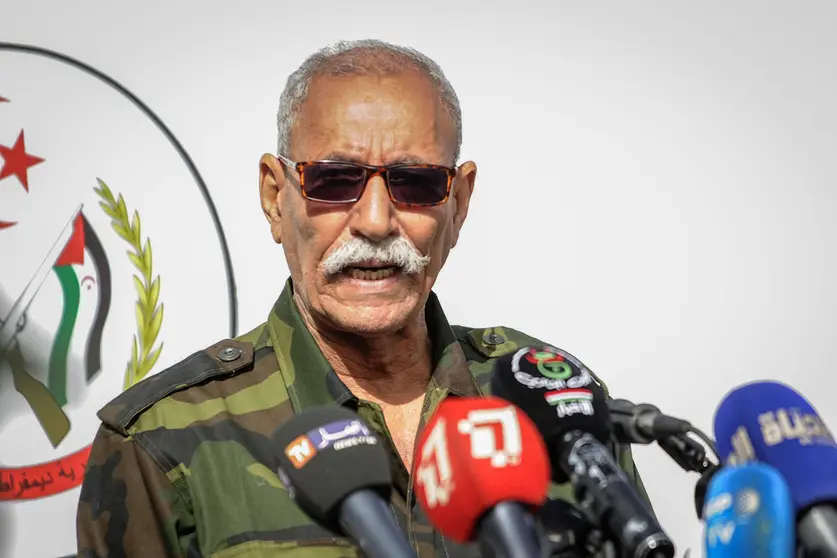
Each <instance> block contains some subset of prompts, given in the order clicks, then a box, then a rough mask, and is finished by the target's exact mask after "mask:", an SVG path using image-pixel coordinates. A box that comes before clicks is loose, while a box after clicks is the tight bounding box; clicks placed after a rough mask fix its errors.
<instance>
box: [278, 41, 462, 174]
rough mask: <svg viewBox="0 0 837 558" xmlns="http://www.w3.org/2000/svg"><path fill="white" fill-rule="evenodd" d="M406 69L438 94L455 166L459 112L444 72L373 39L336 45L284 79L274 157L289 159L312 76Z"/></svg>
mask: <svg viewBox="0 0 837 558" xmlns="http://www.w3.org/2000/svg"><path fill="white" fill-rule="evenodd" d="M410 67H413V68H415V69H418V70H419V71H421V72H422V73H424V74H425V75H426V77H427V78H428V79H429V80H430V82H431V83H432V85H433V87H434V88H435V89H436V92H437V93H438V94H439V100H440V101H441V103H442V107H443V108H444V110H445V111H446V112H447V114H448V115H449V116H450V118H451V120H452V121H453V125H454V128H455V130H456V137H455V143H456V146H455V149H454V157H453V163H454V164H456V161H457V160H458V159H459V150H460V148H461V147H462V111H461V109H460V108H459V98H458V97H457V96H456V92H455V91H454V89H453V86H452V85H451V84H450V82H449V81H448V80H447V78H446V77H445V74H444V72H442V69H441V68H440V67H439V65H438V64H436V63H435V62H434V61H433V60H431V59H430V58H428V57H427V56H425V55H424V54H422V53H420V52H418V51H417V50H414V49H412V48H408V47H402V46H397V45H393V44H390V43H386V42H384V41H378V40H374V39H364V40H361V41H340V42H338V43H335V44H333V45H330V46H327V47H325V48H323V49H320V50H319V51H317V52H315V53H314V54H312V55H311V56H309V57H308V58H307V59H306V60H305V62H303V63H302V65H301V66H300V67H299V68H297V70H296V71H294V72H293V73H292V74H291V75H290V76H288V81H287V83H286V85H285V90H284V91H282V97H281V98H280V100H279V111H278V112H277V114H276V126H277V128H278V141H277V149H278V153H279V154H280V155H285V156H290V147H291V145H290V144H291V129H292V128H293V125H294V122H295V121H296V117H297V115H298V114H299V110H300V108H301V107H302V104H303V103H304V102H305V99H306V97H307V96H308V89H309V87H310V85H311V82H312V80H313V79H314V78H315V77H316V76H318V75H320V74H323V73H325V72H326V71H328V75H330V76H346V75H353V74H364V73H373V72H382V73H398V72H401V71H404V70H406V69H408V68H410Z"/></svg>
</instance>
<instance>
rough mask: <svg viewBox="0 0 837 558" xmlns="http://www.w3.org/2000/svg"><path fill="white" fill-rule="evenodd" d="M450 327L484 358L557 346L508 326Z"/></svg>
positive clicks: (605, 388)
mask: <svg viewBox="0 0 837 558" xmlns="http://www.w3.org/2000/svg"><path fill="white" fill-rule="evenodd" d="M451 329H453V333H454V335H456V338H457V339H458V340H459V342H460V344H463V343H464V344H467V346H468V347H470V348H473V349H474V350H475V351H476V352H477V353H478V354H479V355H480V356H481V357H483V358H484V359H495V358H500V357H501V356H503V355H507V354H509V353H512V352H514V351H517V350H518V349H521V348H523V347H536V346H551V347H556V348H558V346H557V345H553V344H552V343H544V342H543V341H541V340H540V339H538V338H537V337H532V336H531V335H527V334H526V333H523V332H522V331H518V330H516V329H512V328H510V327H503V326H497V327H485V328H469V327H464V326H451ZM573 356H574V355H573ZM578 360H581V359H578ZM581 362H582V363H583V362H584V361H583V360H581ZM590 375H591V376H593V379H594V380H595V381H596V382H597V383H598V384H599V385H600V386H601V388H602V389H603V390H604V392H605V395H608V389H607V385H605V383H604V382H603V381H602V379H601V378H599V376H598V375H596V374H595V373H594V372H593V371H592V370H591V371H590Z"/></svg>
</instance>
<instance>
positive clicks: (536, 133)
mask: <svg viewBox="0 0 837 558" xmlns="http://www.w3.org/2000/svg"><path fill="white" fill-rule="evenodd" d="M835 28H837V4H835V3H833V2H829V1H820V2H817V1H806V2H766V1H746V2H745V1H738V2H707V1H704V2H696V3H687V2H663V1H657V2H642V3H640V2H632V3H626V2H612V3H601V2H599V3H593V2H546V1H543V2H540V3H538V2H536V1H534V0H518V1H515V2H504V3H500V2H496V3H494V6H492V7H489V3H488V2H477V1H475V0H470V2H468V1H459V2H450V1H447V2H440V1H438V0H423V1H422V2H420V3H411V4H406V3H395V2H391V1H382V0H378V1H371V0H366V1H361V0H356V1H355V2H350V3H347V2H339V3H338V2H312V3H304V2H303V3H290V2H275V1H274V2H269V1H251V2H240V3H237V5H233V3H228V2H217V3H210V2H199V1H196V0H190V1H185V0H181V1H180V2H176V3H175V2H166V1H162V0H145V1H143V2H128V3H126V2H111V1H106V0H95V1H94V0H88V1H86V2H83V3H75V2H59V1H57V0H56V1H53V2H45V1H35V0H27V1H26V2H19V1H15V2H12V1H10V0H2V1H0V40H6V41H16V42H24V43H30V44H34V45H38V46H42V47H47V48H51V49H55V50H59V51H61V52H64V53H66V54H68V55H70V56H74V57H76V58H79V59H81V60H83V61H85V62H87V63H89V64H91V65H92V66H94V67H96V68H99V69H101V70H103V71H104V72H106V73H108V74H110V75H111V76H113V77H114V78H116V79H117V80H119V81H121V82H122V83H123V84H124V85H126V86H127V87H128V88H129V89H130V90H132V91H133V92H134V93H136V94H137V95H138V96H139V97H140V98H141V99H143V100H144V101H145V102H146V103H147V104H149V105H150V106H151V107H152V109H153V110H155V111H156V112H157V113H158V114H159V115H160V116H161V117H162V119H163V121H165V122H166V123H167V124H168V126H169V127H170V128H171V129H172V130H173V131H174V133H175V135H177V136H178V138H179V139H180V140H181V142H182V143H183V144H184V146H185V147H186V149H187V151H188V152H189V153H190V154H191V156H192V157H193V159H194V160H195V162H196V164H197V166H198V168H199V169H200V171H201V173H202V174H203V176H204V178H205V179H206V181H207V183H208V186H209V189H210V191H211V194H212V196H213V198H214V199H215V201H216V203H217V205H218V209H219V212H220V215H221V219H222V222H223V224H224V226H225V229H226V232H227V235H228V239H229V241H230V249H231V252H232V258H233V262H234V264H235V270H236V277H237V281H238V287H239V298H240V324H241V326H240V329H241V330H242V331H243V330H246V329H248V328H250V327H251V326H254V325H256V324H257V323H258V322H260V321H262V320H263V318H264V317H265V316H266V313H267V312H268V310H269V308H270V305H271V304H272V302H273V300H274V298H275V296H276V295H277V294H278V293H279V290H280V289H281V286H282V284H283V281H284V280H285V278H286V274H287V268H286V266H285V264H284V261H283V257H282V253H281V250H280V248H279V247H277V246H276V245H274V244H273V242H272V240H271V239H270V235H269V232H268V228H267V224H266V222H265V221H264V218H263V216H262V214H261V210H260V208H259V204H258V195H257V183H256V179H257V168H258V167H257V162H258V158H259V156H260V155H261V154H262V153H263V152H265V151H272V150H273V149H274V144H275V141H274V113H275V110H276V106H277V102H278V97H279V93H280V91H281V89H282V87H283V86H284V83H285V79H286V76H287V75H288V73H290V72H291V71H292V70H293V69H294V68H295V67H296V66H297V65H298V64H299V63H300V62H301V61H302V60H303V59H304V58H305V56H307V55H308V54H309V53H311V52H312V51H314V50H315V49H317V48H319V47H321V46H323V45H324V44H327V43H330V42H333V41H335V40H338V39H343V38H347V39H354V38H365V37H375V38H381V39H385V40H390V41H393V42H397V43H402V44H408V45H411V46H414V47H416V48H419V49H420V50H422V51H424V52H425V53H426V54H428V55H429V56H431V57H433V58H434V59H435V60H437V61H438V62H439V63H440V64H441V66H442V67H443V68H444V70H445V71H446V73H447V75H448V77H449V78H450V80H451V81H452V83H453V84H454V87H456V89H457V91H458V94H459V96H460V99H461V102H462V107H463V112H464V124H465V129H464V134H465V141H464V146H463V156H464V157H465V158H467V159H473V160H475V161H476V162H477V164H478V165H479V173H478V177H477V188H476V191H475V194H474V199H473V203H472V210H471V214H470V218H469V221H468V222H467V223H466V226H465V229H464V231H463V237H462V239H461V242H460V245H459V247H458V248H457V249H456V251H455V252H454V253H453V255H452V258H451V260H450V261H449V263H448V265H447V269H446V270H445V272H444V273H443V277H442V279H441V280H440V282H439V284H438V287H437V292H438V293H439V295H440V297H441V299H442V302H443V303H444V304H445V307H446V309H447V312H448V314H449V317H450V319H451V321H452V322H454V323H462V324H465V325H473V326H489V325H500V324H503V325H508V326H512V327H516V328H518V329H521V330H524V331H527V332H529V333H532V334H534V335H536V336H539V337H541V338H542V339H544V340H546V341H548V342H551V343H553V344H556V345H558V346H560V347H562V348H564V349H566V350H569V351H570V352H572V353H574V354H575V355H577V356H578V357H579V358H581V359H582V360H583V361H584V362H585V363H586V364H587V365H588V366H590V367H591V368H592V369H593V370H594V371H596V372H597V373H599V374H600V375H602V376H603V377H604V379H605V380H606V381H607V382H608V384H609V386H610V388H611V390H612V391H613V392H614V393H615V394H616V395H617V396H622V397H626V398H630V399H633V400H637V401H649V402H654V403H656V404H657V405H658V406H660V407H661V408H662V409H663V410H664V411H667V412H669V413H671V414H676V415H679V416H683V417H686V418H689V419H691V420H692V421H693V422H694V423H695V424H697V425H698V426H700V427H702V428H704V429H706V430H711V425H712V413H713V410H714V407H715V405H716V404H717V402H718V401H719V400H720V398H721V397H722V396H723V394H724V393H725V392H726V391H727V390H729V389H730V388H732V387H734V386H735V385H737V384H739V383H741V382H744V381H746V380H750V379H755V378H776V379H783V380H785V381H788V382H790V383H792V384H793V385H794V386H795V387H797V388H798V389H799V390H800V391H801V392H802V393H803V394H805V395H807V396H808V397H809V398H810V399H811V401H812V402H813V403H814V404H815V406H817V407H818V408H819V409H820V411H821V412H822V413H823V415H824V416H825V419H826V421H827V422H829V423H830V424H831V425H832V426H834V425H837V408H835V407H834V406H833V405H830V402H831V396H832V393H833V388H834V387H835V379H834V371H833V370H832V364H833V363H834V362H835V360H837V342H835V341H837V339H835V326H837V290H835V285H837V255H835V251H834V244H835V240H837V223H835V219H834V217H833V216H834V212H835V208H837V187H836V186H835V176H837V156H836V155H835V148H836V147H837V106H835V99H837V35H836V34H835V33H834V29H835ZM2 82H3V79H2V76H0V84H2ZM0 94H2V90H0ZM160 195H161V196H165V192H160ZM196 349H197V347H196ZM637 453H638V457H637V459H638V462H639V464H640V467H641V471H642V473H643V475H644V477H645V480H646V484H647V485H648V489H649V491H650V493H651V497H652V499H653V501H654V504H655V507H656V509H657V510H658V513H659V514H660V516H661V518H662V521H663V524H664V527H665V528H666V529H667V530H669V532H670V534H671V535H672V536H673V537H674V539H675V541H676V542H677V543H678V545H679V546H680V549H681V551H682V550H685V549H686V548H689V547H690V548H691V549H692V551H693V552H696V551H697V552H698V553H700V552H701V551H700V548H701V544H700V540H701V539H700V537H701V533H700V526H699V524H698V523H697V521H696V520H695V517H694V512H693V506H692V489H693V485H694V481H695V478H696V477H695V476H694V475H686V474H684V473H683V472H682V471H681V470H680V469H679V468H678V467H677V466H676V465H674V464H673V463H672V462H670V461H669V459H668V457H667V456H666V455H665V454H664V453H662V452H661V451H659V450H657V449H656V448H640V449H639V450H638V451H637ZM56 528H57V529H60V528H62V527H58V526H56ZM42 544H46V543H41V542H40V541H38V540H36V539H33V540H32V541H31V545H32V552H31V553H30V554H29V556H31V557H32V558H54V556H55V555H54V554H52V555H46V554H42V553H39V551H38V549H39V548H40V547H41V545H42ZM72 551H73V549H72V548H68V549H67V553H69V552H72ZM14 558H18V557H17V556H15V557H14ZM20 558H24V557H23V556H20ZM27 558H28V557H27Z"/></svg>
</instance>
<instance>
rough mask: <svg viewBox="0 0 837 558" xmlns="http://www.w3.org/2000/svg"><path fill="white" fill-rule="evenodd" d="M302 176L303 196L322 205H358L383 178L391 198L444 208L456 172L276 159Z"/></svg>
mask: <svg viewBox="0 0 837 558" xmlns="http://www.w3.org/2000/svg"><path fill="white" fill-rule="evenodd" d="M276 157H277V158H278V159H279V160H280V161H282V162H283V163H284V164H285V165H287V166H288V167H291V168H293V169H295V170H296V172H297V173H298V174H299V185H300V190H301V191H302V197H304V198H305V199H307V200H311V201H317V202H322V203H354V202H356V201H358V200H359V199H360V198H361V196H363V191H364V190H365V189H366V185H367V184H369V180H370V179H371V178H372V177H373V176H375V175H380V176H381V177H382V178H383V179H384V183H385V184H386V187H387V191H388V192H389V197H390V199H391V200H392V201H393V202H395V203H398V204H401V205H406V206H413V207H429V206H434V205H441V204H443V203H445V202H446V201H448V197H449V196H450V189H451V184H452V183H453V177H454V176H456V169H453V168H450V167H443V166H441V165H390V166H385V167H377V166H372V165H361V164H359V163H347V162H340V161H305V162H302V163H296V162H294V161H291V160H290V159H288V158H287V157H283V156H282V155H277V156H276Z"/></svg>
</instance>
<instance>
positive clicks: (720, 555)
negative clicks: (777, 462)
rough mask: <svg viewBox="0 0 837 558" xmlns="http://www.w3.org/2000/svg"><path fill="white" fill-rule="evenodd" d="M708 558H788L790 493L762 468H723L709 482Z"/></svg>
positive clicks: (791, 533) (759, 465)
mask: <svg viewBox="0 0 837 558" xmlns="http://www.w3.org/2000/svg"><path fill="white" fill-rule="evenodd" d="M703 515H704V517H705V522H706V528H705V530H704V548H705V550H706V558H738V557H739V556H746V557H747V558H792V557H793V556H794V552H795V549H796V541H795V536H794V513H793V503H792V501H791V495H790V489H789V488H788V485H787V483H786V482H785V479H783V478H782V475H781V474H779V472H778V471H777V470H776V469H775V468H773V467H771V466H770V465H767V464H764V463H752V464H748V465H744V466H741V467H731V468H727V469H723V470H721V471H720V472H718V474H717V475H715V477H714V478H713V479H712V480H711V481H710V483H709V486H708V490H707V493H706V506H705V507H704V513H703Z"/></svg>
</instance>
